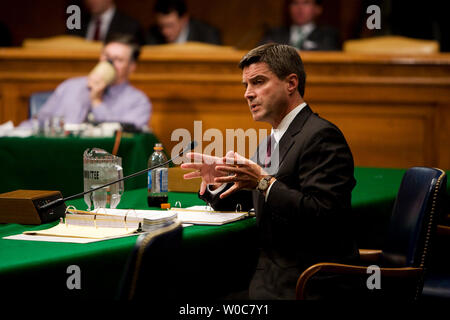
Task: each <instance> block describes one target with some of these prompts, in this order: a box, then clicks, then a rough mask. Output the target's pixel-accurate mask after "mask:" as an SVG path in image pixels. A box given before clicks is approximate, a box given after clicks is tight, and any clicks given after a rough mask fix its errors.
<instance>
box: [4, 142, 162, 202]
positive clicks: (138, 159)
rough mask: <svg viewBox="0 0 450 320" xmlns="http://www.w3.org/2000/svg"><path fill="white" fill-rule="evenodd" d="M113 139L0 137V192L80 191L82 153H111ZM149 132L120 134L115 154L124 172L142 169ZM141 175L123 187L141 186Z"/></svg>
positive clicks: (149, 147)
mask: <svg viewBox="0 0 450 320" xmlns="http://www.w3.org/2000/svg"><path fill="white" fill-rule="evenodd" d="M114 141H115V138H113V137H110V138H80V137H64V138H47V137H43V136H36V137H29V138H12V137H11V138H9V137H8V138H0V168H1V169H2V178H1V180H0V193H3V192H8V191H13V190H17V189H34V190H58V191H61V193H62V194H63V196H64V197H67V196H70V195H73V194H77V193H80V192H82V191H83V152H84V151H85V150H86V149H88V148H94V147H96V148H101V149H104V150H106V151H108V152H112V149H113V147H114ZM156 142H158V139H157V138H156V137H155V136H154V135H153V134H127V133H124V134H123V136H122V139H121V142H120V146H119V150H118V153H117V155H118V156H120V157H122V166H123V170H124V172H123V173H124V175H129V174H131V173H134V172H136V171H139V170H142V169H145V168H146V167H147V161H148V158H149V156H150V154H151V153H152V152H153V146H154V144H155V143H156ZM146 185H147V178H146V176H145V175H142V176H139V177H136V178H132V179H129V180H127V181H125V190H131V189H136V188H143V187H145V186H146Z"/></svg>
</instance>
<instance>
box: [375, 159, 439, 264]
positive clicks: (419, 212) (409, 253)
mask: <svg viewBox="0 0 450 320" xmlns="http://www.w3.org/2000/svg"><path fill="white" fill-rule="evenodd" d="M446 184H447V177H446V175H445V172H444V171H442V170H440V169H433V168H424V167H414V168H410V169H408V170H407V171H406V173H405V175H404V176H403V179H402V182H401V185H400V189H399V192H398V194H397V198H396V200H395V204H394V208H393V212H392V216H391V222H390V224H389V230H388V236H387V241H386V243H385V246H384V248H383V252H382V255H383V262H384V263H385V264H386V265H385V266H392V267H421V268H425V265H426V261H427V257H428V252H429V249H430V244H431V240H432V237H433V234H434V233H435V232H434V231H435V229H436V222H437V220H438V218H439V214H440V211H441V209H442V208H441V207H442V206H441V205H440V204H442V202H443V201H437V199H438V197H444V195H445V190H446Z"/></svg>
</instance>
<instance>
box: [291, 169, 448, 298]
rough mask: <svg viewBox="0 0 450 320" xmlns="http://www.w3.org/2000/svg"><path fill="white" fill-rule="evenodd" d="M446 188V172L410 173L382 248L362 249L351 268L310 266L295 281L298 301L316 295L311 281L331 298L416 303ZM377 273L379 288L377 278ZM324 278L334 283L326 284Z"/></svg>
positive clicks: (395, 205) (398, 196) (408, 172)
mask: <svg viewBox="0 0 450 320" xmlns="http://www.w3.org/2000/svg"><path fill="white" fill-rule="evenodd" d="M446 183H447V177H446V175H445V172H444V171H442V170H440V169H433V168H425V167H414V168H410V169H408V170H407V171H406V173H405V174H404V176H403V179H402V182H401V185H400V189H399V191H398V194H397V198H396V200H395V204H394V208H393V212H392V216H391V221H390V225H389V230H388V235H387V239H386V241H385V244H384V248H383V249H382V250H360V261H359V262H358V263H356V264H354V265H347V264H338V263H318V264H315V265H313V266H311V267H309V268H308V269H306V270H305V271H304V272H303V273H302V274H301V275H300V277H299V278H298V281H297V289H296V297H297V299H306V298H308V297H309V296H311V295H310V294H309V293H308V290H312V291H313V290H317V285H316V288H315V289H314V286H315V284H314V279H321V280H322V283H321V286H320V287H319V290H320V288H324V289H325V290H327V291H328V292H331V293H332V295H335V296H333V298H348V297H352V298H364V297H365V298H381V299H384V298H395V299H418V298H419V297H420V295H421V292H422V288H423V277H424V273H425V271H426V267H427V263H428V256H429V251H430V246H431V242H432V239H433V237H434V234H435V230H436V222H437V220H438V217H439V214H440V212H441V210H442V202H443V199H444V195H445V190H446ZM369 265H371V266H375V267H372V268H368V266H369ZM377 267H378V270H376V268H377ZM378 271H379V276H380V278H379V279H378V287H379V288H377V281H376V279H375V277H377V275H376V273H377V272H378ZM371 276H373V278H370V277H371ZM327 277H328V278H329V279H332V281H328V284H327V279H328V278H327ZM369 278H370V279H369ZM336 279H337V280H336ZM316 282H317V281H316ZM319 296H321V295H320V293H319ZM325 297H331V295H328V296H327V295H325Z"/></svg>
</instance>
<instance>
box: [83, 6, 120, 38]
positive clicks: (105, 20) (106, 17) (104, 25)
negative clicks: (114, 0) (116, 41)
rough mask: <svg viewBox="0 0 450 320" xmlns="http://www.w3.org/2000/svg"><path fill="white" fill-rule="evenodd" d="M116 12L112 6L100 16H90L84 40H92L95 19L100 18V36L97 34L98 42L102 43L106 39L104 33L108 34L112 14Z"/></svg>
mask: <svg viewBox="0 0 450 320" xmlns="http://www.w3.org/2000/svg"><path fill="white" fill-rule="evenodd" d="M115 12H116V7H114V6H112V7H111V8H109V9H108V10H106V11H105V12H103V13H102V14H101V15H100V16H92V17H91V21H89V25H88V29H87V33H86V39H87V40H94V34H95V24H96V21H97V17H100V19H101V24H100V34H99V39H98V40H99V41H104V40H105V38H106V33H107V32H108V29H109V25H110V24H111V21H112V18H113V17H114V13H115Z"/></svg>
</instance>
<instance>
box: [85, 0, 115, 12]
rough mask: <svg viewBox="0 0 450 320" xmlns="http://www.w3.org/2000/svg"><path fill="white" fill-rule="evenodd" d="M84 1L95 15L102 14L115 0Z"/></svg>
mask: <svg viewBox="0 0 450 320" xmlns="http://www.w3.org/2000/svg"><path fill="white" fill-rule="evenodd" d="M84 3H85V4H86V7H87V8H88V10H89V12H90V13H91V14H93V15H97V14H102V13H103V12H105V11H106V10H107V9H109V8H110V7H111V6H112V5H113V0H85V1H84Z"/></svg>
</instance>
